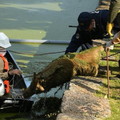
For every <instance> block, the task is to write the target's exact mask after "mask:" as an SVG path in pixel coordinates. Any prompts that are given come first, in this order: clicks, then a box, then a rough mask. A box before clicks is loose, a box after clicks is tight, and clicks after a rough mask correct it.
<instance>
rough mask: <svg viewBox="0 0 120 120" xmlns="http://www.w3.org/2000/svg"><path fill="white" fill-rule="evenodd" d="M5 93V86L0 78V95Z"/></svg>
mask: <svg viewBox="0 0 120 120" xmlns="http://www.w3.org/2000/svg"><path fill="white" fill-rule="evenodd" d="M4 94H5V87H4V83H3V80H2V79H1V78H0V96H3V95H4Z"/></svg>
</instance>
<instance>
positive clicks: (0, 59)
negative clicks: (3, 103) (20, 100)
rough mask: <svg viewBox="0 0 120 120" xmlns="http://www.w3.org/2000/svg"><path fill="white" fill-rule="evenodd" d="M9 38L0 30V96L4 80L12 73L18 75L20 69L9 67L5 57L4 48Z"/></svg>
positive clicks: (3, 90)
mask: <svg viewBox="0 0 120 120" xmlns="http://www.w3.org/2000/svg"><path fill="white" fill-rule="evenodd" d="M10 46H11V44H10V42H9V38H8V37H7V36H6V35H5V34H4V33H2V32H0V96H3V95H4V94H5V88H4V80H6V79H9V77H10V76H12V75H20V74H21V71H20V70H18V69H12V70H11V69H9V63H8V61H7V59H6V58H5V54H6V48H8V47H10Z"/></svg>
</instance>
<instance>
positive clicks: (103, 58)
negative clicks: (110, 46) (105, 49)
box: [102, 52, 120, 59]
mask: <svg viewBox="0 0 120 120" xmlns="http://www.w3.org/2000/svg"><path fill="white" fill-rule="evenodd" d="M119 53H120V52H117V53H114V54H111V55H108V57H111V56H114V55H117V54H119ZM105 58H106V56H105V57H102V59H105Z"/></svg>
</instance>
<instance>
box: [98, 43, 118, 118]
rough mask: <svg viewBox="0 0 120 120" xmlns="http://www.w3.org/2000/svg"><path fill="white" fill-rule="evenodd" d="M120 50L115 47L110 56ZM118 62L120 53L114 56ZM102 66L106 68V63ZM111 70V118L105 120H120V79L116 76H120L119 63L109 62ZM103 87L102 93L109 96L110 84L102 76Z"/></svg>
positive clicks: (102, 63) (103, 62)
mask: <svg viewBox="0 0 120 120" xmlns="http://www.w3.org/2000/svg"><path fill="white" fill-rule="evenodd" d="M119 50H120V45H117V46H115V48H114V50H111V51H110V54H116V53H117V52H119ZM114 56H115V59H116V60H119V57H120V53H119V54H116V55H114ZM100 64H101V65H102V66H106V61H102V62H101V63H100ZM109 70H110V71H111V75H109V86H110V87H109V88H110V89H109V98H108V99H109V101H110V106H111V113H112V114H111V116H110V117H109V118H106V119H104V120H119V119H120V78H117V77H116V75H120V68H119V65H118V62H115V61H114V62H113V61H112V62H111V61H109ZM102 78H103V86H102V87H101V91H104V92H103V93H104V95H105V94H108V84H107V83H108V82H107V77H106V75H105V76H102Z"/></svg>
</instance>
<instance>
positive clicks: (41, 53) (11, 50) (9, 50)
mask: <svg viewBox="0 0 120 120" xmlns="http://www.w3.org/2000/svg"><path fill="white" fill-rule="evenodd" d="M9 51H10V52H13V53H16V54H24V55H33V56H40V55H48V54H57V53H63V52H65V51H58V52H48V53H41V54H30V53H22V52H17V51H13V50H9Z"/></svg>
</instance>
